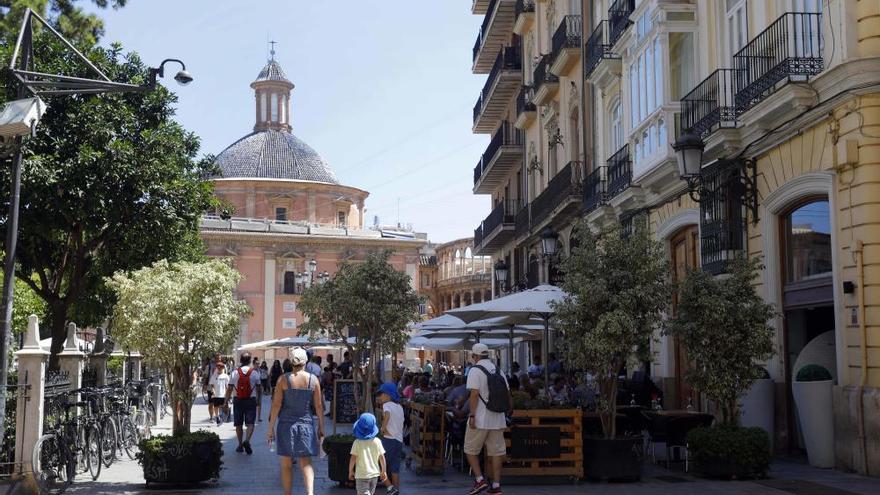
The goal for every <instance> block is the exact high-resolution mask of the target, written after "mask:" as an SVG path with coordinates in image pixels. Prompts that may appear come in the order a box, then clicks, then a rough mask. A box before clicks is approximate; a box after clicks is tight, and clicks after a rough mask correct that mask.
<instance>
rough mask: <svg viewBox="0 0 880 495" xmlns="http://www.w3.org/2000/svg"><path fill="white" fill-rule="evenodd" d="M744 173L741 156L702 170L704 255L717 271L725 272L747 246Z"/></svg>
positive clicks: (707, 264) (706, 263)
mask: <svg viewBox="0 0 880 495" xmlns="http://www.w3.org/2000/svg"><path fill="white" fill-rule="evenodd" d="M742 174H743V169H742V167H741V166H740V164H739V162H738V161H737V160H720V161H717V162H715V163H713V164H712V165H709V166H706V167H705V168H704V169H703V172H702V177H703V188H704V191H705V198H701V201H700V256H701V261H702V266H703V269H704V270H706V271H707V272H709V273H711V274H713V275H717V274H719V273H722V272H724V271H725V269H726V266H727V263H728V262H729V261H731V260H733V259H734V258H735V257H736V256H737V255H738V254H740V253H742V251H743V249H744V248H745V234H746V220H745V216H744V214H743V197H744V196H743V187H744V184H743V181H742V178H741V176H742ZM701 196H702V195H701Z"/></svg>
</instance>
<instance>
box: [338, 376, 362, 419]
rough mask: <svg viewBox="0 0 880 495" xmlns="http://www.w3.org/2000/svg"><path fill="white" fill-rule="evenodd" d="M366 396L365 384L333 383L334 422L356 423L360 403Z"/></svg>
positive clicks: (352, 382) (339, 381)
mask: <svg viewBox="0 0 880 495" xmlns="http://www.w3.org/2000/svg"><path fill="white" fill-rule="evenodd" d="M363 395H364V382H355V381H354V380H336V381H335V382H334V383H333V408H332V411H333V422H334V423H354V422H355V421H357V419H358V416H359V411H358V402H359V399H360V398H361V397H363Z"/></svg>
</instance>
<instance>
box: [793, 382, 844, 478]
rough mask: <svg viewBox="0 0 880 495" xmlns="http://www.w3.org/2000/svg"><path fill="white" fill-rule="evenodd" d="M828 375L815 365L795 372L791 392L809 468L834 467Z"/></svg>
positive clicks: (830, 383) (830, 386) (832, 419)
mask: <svg viewBox="0 0 880 495" xmlns="http://www.w3.org/2000/svg"><path fill="white" fill-rule="evenodd" d="M833 388H834V381H833V380H832V377H831V372H829V371H828V370H827V369H825V368H823V367H822V366H819V365H817V364H808V365H806V366H804V367H803V368H801V369H799V370H798V372H797V376H796V377H795V381H794V383H792V384H791V392H792V395H793V396H794V404H795V407H796V408H797V415H798V422H799V423H800V429H801V433H802V434H803V436H804V446H805V447H806V448H807V459H809V461H810V465H811V466H814V467H820V468H832V467H834V414H833V411H832V406H831V392H832V389H833Z"/></svg>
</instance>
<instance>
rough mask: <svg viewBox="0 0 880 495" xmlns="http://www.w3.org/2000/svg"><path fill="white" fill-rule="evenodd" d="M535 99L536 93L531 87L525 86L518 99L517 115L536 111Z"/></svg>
mask: <svg viewBox="0 0 880 495" xmlns="http://www.w3.org/2000/svg"><path fill="white" fill-rule="evenodd" d="M534 98H535V91H534V90H533V89H532V88H531V87H529V86H523V87H522V89H521V90H520V91H519V95H517V97H516V114H517V115H522V114H524V113H526V112H534V111H536V108H535V103H534Z"/></svg>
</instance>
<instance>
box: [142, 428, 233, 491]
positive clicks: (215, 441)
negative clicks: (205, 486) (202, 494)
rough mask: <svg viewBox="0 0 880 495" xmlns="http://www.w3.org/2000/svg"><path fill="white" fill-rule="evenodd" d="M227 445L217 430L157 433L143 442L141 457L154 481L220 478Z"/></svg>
mask: <svg viewBox="0 0 880 495" xmlns="http://www.w3.org/2000/svg"><path fill="white" fill-rule="evenodd" d="M222 456H223V446H222V444H221V443H220V438H219V437H217V435H216V434H213V433H206V432H197V433H193V434H189V435H186V436H184V437H165V436H157V437H154V438H152V439H149V440H144V441H143V442H141V451H140V453H139V454H138V460H139V462H140V464H141V466H142V467H143V470H144V480H145V481H146V483H147V484H148V485H149V484H150V483H171V484H192V483H201V482H203V481H210V480H217V479H219V478H220V466H221V464H222V461H221V460H220V458H221V457H222Z"/></svg>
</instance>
